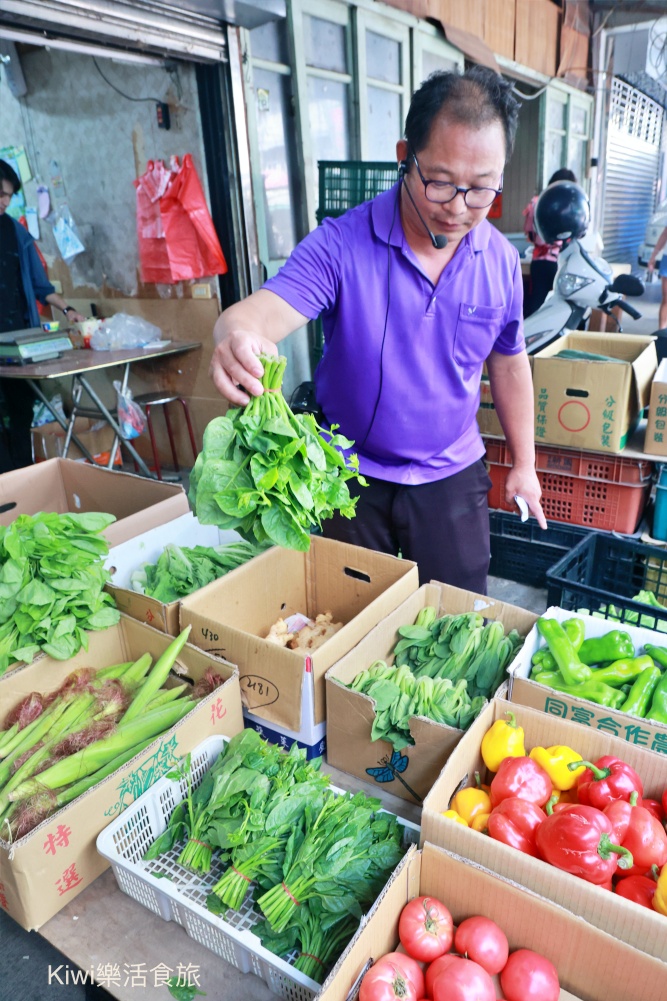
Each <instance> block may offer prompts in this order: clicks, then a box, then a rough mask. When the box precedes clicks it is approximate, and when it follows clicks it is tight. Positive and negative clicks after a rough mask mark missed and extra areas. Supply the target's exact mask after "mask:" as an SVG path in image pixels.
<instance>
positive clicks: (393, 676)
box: [348, 605, 523, 751]
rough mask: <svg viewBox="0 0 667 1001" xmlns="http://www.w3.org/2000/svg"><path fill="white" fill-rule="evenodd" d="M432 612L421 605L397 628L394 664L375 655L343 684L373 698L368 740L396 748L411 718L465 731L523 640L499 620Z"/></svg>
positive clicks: (406, 739)
mask: <svg viewBox="0 0 667 1001" xmlns="http://www.w3.org/2000/svg"><path fill="white" fill-rule="evenodd" d="M436 614H437V613H436V610H435V608H433V607H432V606H428V605H427V606H426V607H425V608H422V609H421V611H420V612H419V615H418V616H417V620H416V622H415V623H414V625H408V626H401V627H400V628H399V630H398V633H399V635H400V637H401V638H400V639H399V641H398V642H397V643H396V645H395V647H394V649H393V651H392V655H391V656H393V658H394V663H393V665H392V666H388V665H387V664H386V663H385V662H384V661H382V660H379V661H376V662H375V663H374V664H373V665H371V667H370V668H368V669H367V670H365V671H360V672H359V674H357V676H356V677H355V678H354V680H353V681H352V683H351V684H350V685H349V686H348V687H349V688H351V689H353V691H356V692H361V693H362V694H363V695H368V696H369V698H371V699H373V701H374V703H375V706H374V709H375V716H374V719H373V725H372V727H371V740H386V741H388V742H389V743H390V744H393V746H394V749H395V750H397V751H400V750H402V749H403V748H404V747H407V746H408V745H410V744H414V739H413V737H412V734H411V733H410V719H411V718H412V717H413V716H425V717H426V718H427V719H432V720H434V721H435V722H436V723H445V724H447V725H448V726H453V727H456V728H458V729H459V730H465V729H467V727H469V726H470V724H471V723H472V721H473V720H474V719H475V718H476V717H477V716H478V715H479V713H480V712H481V710H482V708H483V706H484V705H485V703H486V700H487V699H489V698H491V696H492V695H493V694H494V692H495V691H496V689H497V688H498V686H499V685H500V684H501V682H502V681H503V679H504V677H505V672H506V669H507V665H508V664H509V663H510V661H511V660H512V659H513V657H514V655H515V654H516V652H517V650H518V649H519V648H520V647H521V646H522V644H523V639H522V637H521V636H519V634H518V632H517V631H516V630H512V631H511V632H510V633H509V634H508V635H507V636H505V630H504V628H503V626H502V623H500V622H497V621H496V622H489V623H488V624H486V625H485V624H484V619H483V618H482V616H481V615H478V614H477V613H476V612H471V613H465V614H460V615H445V616H442V618H439V619H438V618H436Z"/></svg>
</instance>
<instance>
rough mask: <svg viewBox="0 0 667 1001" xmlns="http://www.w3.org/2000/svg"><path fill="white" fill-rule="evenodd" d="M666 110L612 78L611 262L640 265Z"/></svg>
mask: <svg viewBox="0 0 667 1001" xmlns="http://www.w3.org/2000/svg"><path fill="white" fill-rule="evenodd" d="M662 119H663V109H662V108H661V107H660V105H659V104H656V102H655V101H652V100H651V98H650V97H647V96H646V94H642V92H641V91H639V90H637V89H636V88H635V87H631V86H630V85H629V84H627V83H625V82H624V81H623V80H619V79H618V78H614V80H613V83H612V91H611V107H610V114H609V127H608V132H607V153H606V158H605V188H604V213H603V224H602V239H603V240H604V255H605V258H606V259H607V260H609V261H623V262H629V263H631V264H633V265H635V264H636V263H637V250H638V248H639V246H640V244H642V243H643V240H644V233H645V230H646V226H647V224H648V221H649V219H650V217H651V214H652V213H653V211H654V208H655V195H656V186H657V182H658V171H659V166H660V139H661V135H662Z"/></svg>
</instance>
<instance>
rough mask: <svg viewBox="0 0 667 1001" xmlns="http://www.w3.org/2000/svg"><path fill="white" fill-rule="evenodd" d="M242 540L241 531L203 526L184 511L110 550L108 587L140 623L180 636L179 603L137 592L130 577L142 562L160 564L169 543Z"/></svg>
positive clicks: (191, 544)
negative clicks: (163, 523) (159, 561)
mask: <svg viewBox="0 0 667 1001" xmlns="http://www.w3.org/2000/svg"><path fill="white" fill-rule="evenodd" d="M239 539H240V535H239V534H238V532H232V531H224V532H222V531H220V529H219V528H217V527H216V526H215V525H202V524H201V522H199V521H198V520H197V519H196V518H195V516H194V515H193V514H192V513H190V514H183V515H181V517H180V518H174V519H173V521H168V522H167V523H166V525H158V526H157V527H156V528H151V529H149V530H148V531H147V532H142V533H141V535H137V536H136V537H135V538H134V539H128V541H127V542H123V543H121V545H119V546H113V548H112V549H110V550H109V555H108V556H107V558H106V561H105V566H106V568H107V569H108V570H109V571H110V573H111V583H110V584H107V586H106V590H107V591H108V592H109V593H110V594H112V595H113V597H114V600H115V602H116V605H117V607H118V608H119V609H120V610H121V612H125V614H126V615H130V616H131V617H132V618H133V619H138V620H139V621H140V622H147V623H148V624H149V625H151V626H153V627H154V628H155V629H161V630H162V632H165V633H169V634H170V635H171V636H177V635H178V633H179V631H180V630H179V625H178V610H179V602H178V601H170V602H163V601H158V600H157V598H149V597H148V596H147V595H145V594H141V593H140V592H139V591H135V590H134V589H133V588H132V585H131V583H130V578H131V576H132V574H133V573H134V571H135V570H137V569H138V568H139V567H140V566H141V564H142V563H156V562H157V560H158V559H159V558H160V556H161V555H162V552H163V550H164V548H165V546H167V545H169V544H170V543H173V544H175V545H177V546H188V547H190V548H193V547H194V546H219V545H223V544H225V543H227V542H236V541H238V540H239Z"/></svg>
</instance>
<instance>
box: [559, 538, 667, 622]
mask: <svg viewBox="0 0 667 1001" xmlns="http://www.w3.org/2000/svg"><path fill="white" fill-rule="evenodd" d="M642 590H646V591H652V592H653V593H654V594H655V596H656V598H657V600H658V601H659V602H660V604H661V605H664V604H667V551H665V550H664V549H660V548H658V547H657V546H647V545H645V544H644V543H642V542H638V541H637V540H635V539H620V538H618V537H617V536H614V535H609V534H608V533H606V532H599V533H595V534H593V535H590V536H589V537H588V538H586V539H583V540H582V541H581V542H580V543H579V544H578V545H577V546H575V548H574V549H573V550H572V552H570V553H568V554H567V555H566V556H564V557H563V558H562V559H561V560H560V561H559V562H558V563H557V564H555V566H553V567H551V569H550V570H549V573H548V574H547V591H548V602H549V604H550V605H559V606H560V607H561V608H567V609H571V610H572V611H575V610H576V609H586V610H588V611H589V612H595V613H598V614H602V615H603V616H604V617H605V618H607V619H615V620H620V621H622V622H627V623H629V624H631V625H641V626H645V627H646V628H647V629H660V631H661V632H665V631H666V630H667V608H664V609H656V608H653V607H652V606H651V605H645V604H643V603H642V602H639V601H633V600H632V599H633V598H634V596H635V595H636V594H638V593H639V591H642Z"/></svg>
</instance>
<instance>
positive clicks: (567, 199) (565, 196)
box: [535, 181, 591, 243]
mask: <svg viewBox="0 0 667 1001" xmlns="http://www.w3.org/2000/svg"><path fill="white" fill-rule="evenodd" d="M590 221H591V207H590V205H589V203H588V198H587V197H586V192H585V191H584V190H583V188H580V187H579V185H578V184H575V183H574V182H573V181H556V182H555V183H554V184H550V185H549V187H548V188H545V189H544V191H543V192H542V194H541V195H540V197H539V198H538V199H537V204H536V206H535V229H536V230H537V232H538V233H539V235H540V237H541V238H542V240H544V242H545V243H556V242H557V241H558V240H569V239H572V238H574V239H579V238H580V237H582V236H583V235H584V233H585V232H586V230H587V229H588V224H589V222H590Z"/></svg>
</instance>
